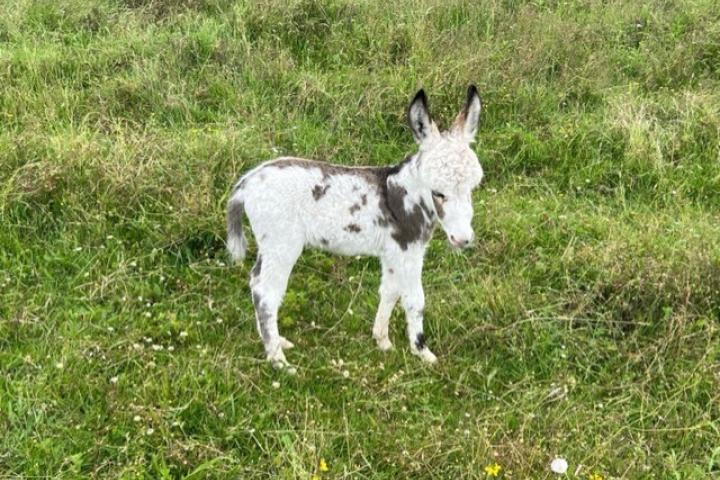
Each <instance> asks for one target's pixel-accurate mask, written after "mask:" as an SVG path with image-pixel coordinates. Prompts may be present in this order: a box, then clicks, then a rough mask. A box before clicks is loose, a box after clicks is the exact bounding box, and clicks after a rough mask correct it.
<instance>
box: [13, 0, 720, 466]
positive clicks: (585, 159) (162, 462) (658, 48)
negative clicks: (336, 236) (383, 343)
mask: <svg viewBox="0 0 720 480" xmlns="http://www.w3.org/2000/svg"><path fill="white" fill-rule="evenodd" d="M233 3H234V2H230V1H226V0H162V1H161V0H152V1H151V0H92V1H81V0H60V1H57V2H50V1H45V0H8V1H5V2H3V4H2V6H0V85H2V87H1V88H0V245H1V247H2V248H0V269H1V270H0V271H1V274H0V373H1V375H0V474H9V475H20V476H23V475H27V476H33V475H51V476H57V477H67V478H76V477H78V476H92V477H97V478H118V477H124V478H126V477H135V476H139V477H142V476H145V477H147V478H157V477H162V476H167V477H175V476H180V475H182V474H186V473H189V472H195V473H196V476H194V477H193V478H203V477H209V478H225V477H229V476H235V477H240V478H275V477H280V478H309V477H310V475H311V474H312V473H317V472H316V470H317V464H318V461H319V459H320V458H324V459H326V461H327V463H328V464H329V467H330V471H329V472H327V473H324V474H323V475H322V476H323V478H339V477H343V476H347V477H352V478H388V479H390V478H398V477H399V476H412V477H414V478H431V477H435V478H484V476H485V474H484V472H483V467H484V466H485V465H486V464H488V463H493V462H496V461H497V462H498V463H499V464H500V465H502V467H503V469H504V470H503V472H502V474H503V475H505V476H506V478H526V477H532V478H547V477H548V476H549V475H550V474H549V471H548V467H547V464H548V462H549V460H550V459H551V458H552V456H553V455H555V454H562V455H564V456H566V457H567V458H568V460H569V462H570V464H571V466H570V472H571V473H573V472H575V471H576V469H578V468H579V466H580V465H581V467H580V471H579V474H578V475H577V478H587V477H588V475H589V474H590V473H592V472H597V473H600V474H602V475H603V476H604V477H605V478H610V477H618V478H645V477H647V478H652V477H653V476H654V478H707V477H708V476H709V475H710V473H711V472H715V473H717V471H718V469H720V447H718V445H720V420H719V419H718V418H719V416H720V407H719V406H718V405H719V403H718V391H719V388H720V368H719V367H718V363H719V356H720V338H719V328H718V322H719V317H720V223H719V222H718V213H719V211H720V208H719V207H720V204H719V201H720V196H719V194H718V192H720V151H719V142H720V90H718V87H719V86H720V82H719V81H718V75H719V74H720V40H719V39H720V13H719V11H718V9H717V6H716V5H715V2H713V1H710V0H696V1H677V2H666V1H659V0H657V1H653V2H632V4H631V2H600V1H586V2H581V3H575V2H556V1H535V2H530V3H524V2H519V1H514V0H504V1H460V0H454V1H447V2H446V1H440V0H437V1H433V0H402V1H399V2H393V3H392V5H393V6H392V7H390V5H391V4H390V3H389V2H382V3H380V2H378V3H377V4H374V3H369V2H367V3H366V2H355V3H353V4H352V5H343V4H342V3H340V2H330V1H328V2H316V1H313V0H302V1H300V2H297V1H292V2H280V1H277V2H257V3H259V4H256V2H239V3H237V4H233ZM640 3H646V4H647V5H646V6H641V5H640ZM470 82H475V83H477V84H478V86H479V88H480V90H481V92H482V94H483V97H484V99H485V104H486V109H485V112H484V115H483V118H484V120H483V124H482V127H481V131H480V135H479V142H478V146H477V151H478V153H479V155H480V157H481V159H482V161H483V165H484V167H485V170H486V174H487V177H486V178H487V181H486V183H485V184H484V188H482V189H481V190H480V191H478V192H477V194H476V196H475V199H476V206H477V217H476V230H477V233H478V237H479V238H480V239H481V241H480V242H479V243H478V245H477V248H475V249H474V250H473V251H471V252H468V253H467V254H464V255H454V254H452V253H450V252H449V251H448V248H447V247H446V245H445V242H444V241H443V239H442V235H441V233H440V232H438V233H437V234H436V235H435V239H434V240H433V241H432V243H431V245H430V249H429V254H428V258H427V267H426V275H425V284H426V296H427V299H428V306H427V310H426V311H427V327H426V331H427V332H428V334H429V341H430V345H431V346H432V347H433V349H434V350H435V352H436V353H437V354H438V355H439V356H440V360H441V363H440V364H439V366H437V367H436V368H426V367H424V366H423V365H421V364H420V363H419V362H418V361H417V360H416V359H415V358H412V357H411V356H410V355H409V353H408V349H407V346H406V342H405V341H404V338H403V330H404V328H403V320H402V318H401V316H400V314H399V312H396V314H395V317H394V320H393V324H392V330H391V335H392V337H393V339H394V340H395V343H396V349H395V351H393V352H391V353H388V354H382V353H380V352H378V351H376V350H375V349H374V345H373V342H372V340H371V338H370V327H371V319H372V318H373V315H374V309H375V305H376V301H377V295H376V290H377V287H378V281H379V279H378V272H377V262H376V261H375V260H373V259H349V258H335V257H330V256H326V255H323V254H319V253H311V252H308V253H307V254H306V255H305V256H304V257H303V258H302V260H301V261H300V263H299V264H298V265H297V267H296V271H295V275H294V277H293V278H292V280H291V285H290V292H289V294H288V296H287V300H286V303H285V305H284V306H283V310H282V311H281V315H282V319H281V323H282V328H283V331H284V332H286V334H287V336H288V337H289V338H291V339H292V340H293V341H294V342H295V343H296V345H297V346H298V347H297V348H296V350H293V351H291V352H290V354H289V359H290V361H291V362H293V363H294V364H296V365H297V366H298V367H299V373H298V375H297V376H296V377H288V376H284V375H280V374H278V373H277V372H274V371H273V370H272V369H271V368H268V366H266V365H265V363H264V362H263V361H262V359H261V347H260V344H259V341H258V339H257V338H256V333H255V329H254V325H253V324H254V322H253V320H252V313H251V312H252V309H251V305H250V301H249V294H248V290H247V286H246V279H247V276H248V273H249V267H250V265H251V262H250V261H248V262H246V263H245V264H244V265H241V266H238V267H228V266H225V265H224V264H223V263H222V262H224V261H226V257H225V253H224V251H223V207H224V201H225V198H226V194H227V192H228V188H229V186H230V185H231V183H232V182H233V180H234V179H235V178H236V177H237V176H238V175H239V173H240V172H241V171H243V170H245V169H247V168H249V167H251V166H252V165H255V164H256V163H258V162H260V161H262V160H264V159H267V158H270V157H272V156H275V155H278V154H280V153H289V154H290V153H291V154H298V155H304V156H311V157H317V158H323V159H331V160H333V161H336V162H342V163H346V164H390V163H394V162H397V161H399V160H400V159H401V158H403V155H405V154H406V153H408V152H410V151H412V149H413V145H412V141H411V136H410V134H409V132H408V130H407V128H406V127H405V126H404V122H403V111H404V108H405V105H406V102H407V100H408V99H409V97H410V96H411V94H412V93H413V92H414V90H415V89H416V88H418V87H419V86H423V87H424V88H426V89H427V90H428V91H429V93H430V99H431V107H432V109H433V111H434V112H435V113H436V116H437V117H439V118H441V119H445V121H447V120H448V119H449V118H450V116H451V115H452V114H453V113H454V112H455V111H456V110H457V108H458V107H459V105H460V102H461V99H462V97H463V92H464V89H465V86H466V85H467V84H468V83H470ZM153 345H154V346H155V347H153ZM161 348H162V349H161ZM340 358H342V359H343V360H344V364H343V365H342V366H339V363H338V361H339V359H340ZM345 370H347V372H348V373H349V377H348V378H345V376H344V375H343V371H345ZM114 377H116V378H117V382H116V383H113V381H112V380H113V378H114ZM274 381H278V382H279V383H280V388H279V389H275V388H273V386H272V383H273V382H274ZM149 429H152V430H149ZM571 477H574V475H571Z"/></svg>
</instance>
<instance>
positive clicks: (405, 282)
mask: <svg viewBox="0 0 720 480" xmlns="http://www.w3.org/2000/svg"><path fill="white" fill-rule="evenodd" d="M403 274H404V278H402V279H401V282H400V285H401V300H402V305H403V308H404V309H405V316H406V318H407V333H408V339H409V340H410V351H411V352H412V353H413V354H414V355H417V356H418V357H420V358H422V359H423V360H424V361H426V362H428V363H435V362H436V361H437V357H436V356H435V354H433V353H432V352H431V351H430V349H429V348H428V347H427V345H426V344H425V334H424V333H423V314H424V310H425V293H424V292H423V287H422V257H421V258H420V259H419V260H418V261H409V262H407V264H405V265H404V268H403Z"/></svg>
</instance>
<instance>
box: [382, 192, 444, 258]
mask: <svg viewBox="0 0 720 480" xmlns="http://www.w3.org/2000/svg"><path fill="white" fill-rule="evenodd" d="M406 195H407V190H405V188H404V187H402V186H400V185H398V184H396V183H394V182H393V181H392V179H389V180H388V182H387V190H386V194H385V198H384V200H385V205H383V204H382V200H381V204H380V209H381V210H382V211H383V212H384V213H385V217H386V219H387V221H388V223H389V224H390V225H392V227H393V232H392V234H391V236H392V238H393V239H394V240H395V241H396V242H397V244H398V245H400V248H401V249H403V250H407V248H408V245H409V244H411V243H414V242H417V241H422V242H426V241H427V240H428V239H429V238H430V234H431V233H432V227H433V221H432V215H428V211H429V209H428V207H427V205H426V204H425V201H424V200H422V199H420V203H416V204H414V205H413V206H412V207H411V208H410V210H406V209H405V196H406Z"/></svg>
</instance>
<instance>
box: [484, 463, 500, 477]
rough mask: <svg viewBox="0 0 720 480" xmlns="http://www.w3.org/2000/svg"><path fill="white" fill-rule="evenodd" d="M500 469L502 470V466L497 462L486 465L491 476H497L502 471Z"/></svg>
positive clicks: (486, 470)
mask: <svg viewBox="0 0 720 480" xmlns="http://www.w3.org/2000/svg"><path fill="white" fill-rule="evenodd" d="M500 470H502V467H501V466H500V465H498V464H497V463H494V464H492V465H486V466H485V473H487V474H488V475H489V476H491V477H497V476H498V474H499V473H500Z"/></svg>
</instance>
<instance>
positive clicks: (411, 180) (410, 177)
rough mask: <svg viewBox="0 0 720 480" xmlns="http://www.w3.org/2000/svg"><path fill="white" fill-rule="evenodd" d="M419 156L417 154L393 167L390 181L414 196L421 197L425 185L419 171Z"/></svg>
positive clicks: (389, 177) (389, 176)
mask: <svg viewBox="0 0 720 480" xmlns="http://www.w3.org/2000/svg"><path fill="white" fill-rule="evenodd" d="M418 156H419V154H417V153H416V154H415V155H412V156H411V157H408V158H406V159H405V160H403V161H402V162H401V163H400V164H399V165H397V166H396V167H393V168H392V170H391V172H390V175H388V180H390V181H391V182H392V183H393V184H395V185H398V186H400V187H403V188H404V189H405V191H406V192H407V193H409V194H411V195H412V196H418V197H421V196H422V193H423V192H422V189H423V185H422V182H421V181H420V174H419V171H418V170H419V168H418Z"/></svg>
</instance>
